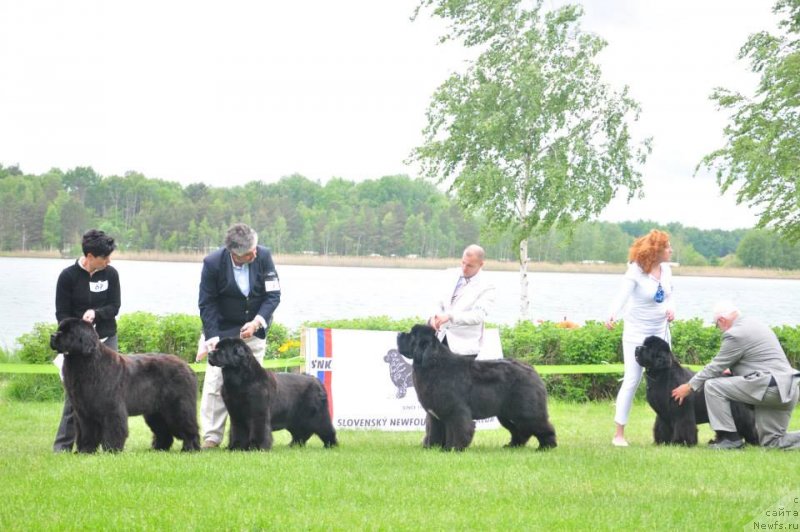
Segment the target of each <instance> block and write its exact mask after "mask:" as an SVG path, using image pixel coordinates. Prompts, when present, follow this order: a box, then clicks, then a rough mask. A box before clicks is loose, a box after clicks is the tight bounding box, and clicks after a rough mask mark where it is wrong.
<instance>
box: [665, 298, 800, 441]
mask: <svg viewBox="0 0 800 532" xmlns="http://www.w3.org/2000/svg"><path fill="white" fill-rule="evenodd" d="M714 322H715V323H716V325H717V327H718V328H719V329H720V330H721V331H722V345H721V346H720V349H719V353H717V356H715V357H714V359H713V360H712V361H711V362H709V363H708V365H707V366H706V367H705V368H703V370H702V371H700V372H698V373H697V374H696V375H695V376H694V377H692V379H691V380H690V381H689V382H688V383H686V384H682V385H680V386H678V387H677V388H675V389H674V390H673V391H672V397H673V398H674V399H675V400H676V401H678V403H682V402H683V399H684V398H685V397H687V396H688V395H689V394H690V393H692V391H696V390H700V389H701V388H703V387H705V392H706V407H707V408H708V419H709V424H710V425H711V428H712V429H714V430H715V431H717V434H718V439H717V441H716V442H714V443H712V444H710V445H709V447H710V448H713V449H738V448H739V447H742V446H744V442H743V441H742V438H741V437H740V436H739V434H738V433H737V432H736V426H735V425H734V423H733V417H732V415H731V404H730V402H731V401H739V402H742V403H747V404H749V405H753V407H754V408H755V418H756V429H757V430H758V438H759V441H760V443H761V445H762V446H763V447H776V448H779V449H800V432H788V433H787V432H786V428H787V427H788V426H789V421H790V420H791V417H792V410H794V407H795V405H796V404H797V399H798V395H799V394H800V392H799V391H798V387H797V381H798V379H797V377H799V376H800V373H798V371H797V370H796V369H794V368H792V366H790V365H789V361H788V360H787V359H786V354H785V353H784V352H783V348H781V344H780V343H779V342H778V337H777V336H775V333H774V332H773V331H772V329H770V328H769V327H767V326H766V325H764V324H763V323H761V322H759V321H758V320H755V319H753V318H750V317H747V316H742V315H741V313H740V312H739V310H738V309H737V308H736V307H735V306H734V305H733V304H732V303H728V302H726V303H719V304H718V305H717V306H716V307H715V308H714ZM726 369H730V373H731V375H732V376H730V377H727V376H725V375H724V374H723V372H725V370H726Z"/></svg>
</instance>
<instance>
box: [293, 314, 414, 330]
mask: <svg viewBox="0 0 800 532" xmlns="http://www.w3.org/2000/svg"><path fill="white" fill-rule="evenodd" d="M418 323H425V320H424V319H422V318H419V317H417V318H404V319H399V320H398V319H394V318H390V317H388V316H369V317H366V318H353V319H348V320H321V321H310V322H307V323H304V324H303V325H304V326H306V327H318V328H325V329H355V330H368V331H398V332H399V331H407V330H409V329H411V327H413V326H414V325H416V324H418Z"/></svg>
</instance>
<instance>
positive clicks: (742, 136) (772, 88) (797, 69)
mask: <svg viewBox="0 0 800 532" xmlns="http://www.w3.org/2000/svg"><path fill="white" fill-rule="evenodd" d="M773 11H774V12H775V13H777V14H783V15H785V17H786V18H785V19H783V20H782V21H781V22H780V23H779V28H780V33H779V34H777V35H772V34H770V33H768V32H766V31H762V32H760V33H755V34H753V35H751V36H750V37H749V38H748V39H747V42H746V43H745V44H744V46H742V48H741V50H740V52H739V58H740V59H744V58H747V59H749V60H750V65H751V70H752V71H753V72H756V73H758V74H760V76H761V79H760V82H759V84H758V88H757V89H756V91H755V94H754V95H753V96H752V97H747V96H744V95H742V94H740V93H738V92H736V91H732V90H728V89H725V88H716V89H715V90H714V92H713V93H712V94H711V99H712V100H715V101H716V102H717V105H718V106H719V107H720V108H721V109H725V110H728V111H730V118H729V122H728V125H727V126H726V127H725V130H724V133H725V137H726V145H725V146H724V147H723V148H721V149H719V150H716V151H714V152H712V153H710V154H709V155H707V156H706V157H704V158H703V160H702V161H701V163H700V165H698V167H702V166H705V167H707V168H711V169H714V170H715V172H716V177H717V182H718V183H719V186H720V189H721V190H722V192H723V193H724V192H726V191H727V190H728V189H730V188H731V187H733V186H734V185H736V186H737V187H738V190H737V191H736V202H737V203H739V204H741V203H746V204H748V205H750V206H752V207H755V208H756V209H757V210H758V214H759V221H758V227H762V228H772V229H775V230H777V231H778V232H779V233H781V234H782V235H783V236H784V237H786V238H788V239H789V240H792V241H800V0H778V1H777V2H776V3H775V6H774V8H773ZM734 188H735V187H734Z"/></svg>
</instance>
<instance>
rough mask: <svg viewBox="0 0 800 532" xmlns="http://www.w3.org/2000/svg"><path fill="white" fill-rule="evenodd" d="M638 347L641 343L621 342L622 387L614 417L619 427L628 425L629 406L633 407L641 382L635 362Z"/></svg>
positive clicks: (638, 367) (640, 373)
mask: <svg viewBox="0 0 800 532" xmlns="http://www.w3.org/2000/svg"><path fill="white" fill-rule="evenodd" d="M638 345H641V343H639V342H626V341H624V340H623V341H622V358H623V361H624V362H625V376H624V377H623V378H622V386H620V388H619V393H617V412H616V414H615V415H614V421H615V422H617V423H618V424H620V425H627V424H628V416H629V415H630V413H631V405H633V396H634V395H636V389H637V388H638V387H639V383H640V382H642V366H640V365H639V363H638V362H636V346H638Z"/></svg>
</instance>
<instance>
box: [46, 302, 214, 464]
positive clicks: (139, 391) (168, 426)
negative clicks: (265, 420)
mask: <svg viewBox="0 0 800 532" xmlns="http://www.w3.org/2000/svg"><path fill="white" fill-rule="evenodd" d="M50 347H51V348H53V349H55V350H56V351H57V352H59V353H63V354H64V368H63V369H64V388H65V389H66V392H67V395H68V396H69V400H70V402H71V403H72V406H73V408H74V409H75V420H76V429H77V430H76V432H77V437H76V443H77V447H78V452H80V453H92V452H95V451H96V450H97V447H98V445H102V446H103V449H105V450H106V451H121V450H122V449H123V448H124V447H125V440H126V439H127V438H128V416H137V415H143V416H144V420H145V422H146V423H147V425H148V426H149V427H150V429H151V430H152V431H153V449H157V450H164V451H165V450H168V449H169V448H170V447H172V443H173V441H174V438H178V439H180V440H183V450H184V451H196V450H199V449H200V436H199V433H198V429H197V377H195V374H194V372H193V371H192V370H191V369H190V368H189V366H188V364H186V362H184V361H183V360H181V359H180V358H178V357H176V356H174V355H162V354H146V355H127V356H122V355H120V354H119V353H117V352H116V351H114V350H112V349H110V348H109V347H107V346H105V345H104V344H103V343H102V342H100V339H99V338H98V337H97V333H96V332H95V330H94V328H93V327H92V326H91V325H90V324H89V323H86V322H85V321H83V320H79V319H77V318H67V319H65V320H63V321H62V322H61V323H60V324H59V326H58V330H57V331H56V332H55V333H53V335H52V336H51V337H50Z"/></svg>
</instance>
